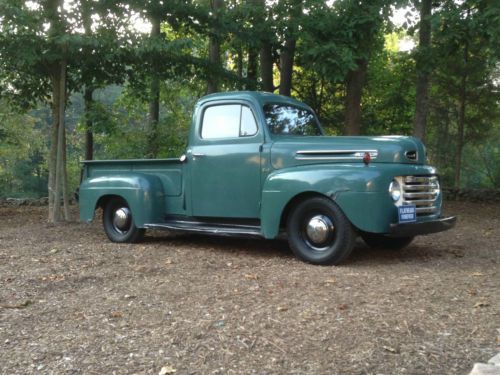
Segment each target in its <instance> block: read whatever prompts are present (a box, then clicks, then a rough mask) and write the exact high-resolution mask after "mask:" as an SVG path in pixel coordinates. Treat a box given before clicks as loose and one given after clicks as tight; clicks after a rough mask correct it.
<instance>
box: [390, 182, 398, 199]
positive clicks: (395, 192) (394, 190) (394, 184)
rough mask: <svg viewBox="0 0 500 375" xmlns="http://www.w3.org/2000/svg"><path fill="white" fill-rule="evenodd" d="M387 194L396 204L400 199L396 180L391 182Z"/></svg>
mask: <svg viewBox="0 0 500 375" xmlns="http://www.w3.org/2000/svg"><path fill="white" fill-rule="evenodd" d="M389 194H391V197H392V200H393V201H394V202H397V201H398V200H399V199H400V198H401V186H400V185H399V182H398V181H397V180H392V182H391V184H390V185H389Z"/></svg>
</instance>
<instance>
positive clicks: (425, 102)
mask: <svg viewBox="0 0 500 375" xmlns="http://www.w3.org/2000/svg"><path fill="white" fill-rule="evenodd" d="M431 12H432V0H421V1H420V27H419V45H418V51H417V55H416V66H417V95H416V107H415V125H414V129H413V135H414V136H415V137H417V138H420V139H421V140H422V141H425V130H426V127H427V114H428V112H429V75H430V71H431V69H432V67H431V64H432V63H431V61H432V57H431Z"/></svg>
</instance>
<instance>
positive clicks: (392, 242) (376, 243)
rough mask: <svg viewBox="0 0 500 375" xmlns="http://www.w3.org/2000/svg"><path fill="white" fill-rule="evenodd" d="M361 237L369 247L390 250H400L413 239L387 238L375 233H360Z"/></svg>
mask: <svg viewBox="0 0 500 375" xmlns="http://www.w3.org/2000/svg"><path fill="white" fill-rule="evenodd" d="M361 237H362V238H363V241H365V243H366V244H367V245H368V246H370V247H373V248H386V249H391V250H401V249H403V248H405V247H406V246H408V245H409V244H410V243H411V242H412V241H413V239H414V237H388V236H385V235H383V234H377V233H362V234H361Z"/></svg>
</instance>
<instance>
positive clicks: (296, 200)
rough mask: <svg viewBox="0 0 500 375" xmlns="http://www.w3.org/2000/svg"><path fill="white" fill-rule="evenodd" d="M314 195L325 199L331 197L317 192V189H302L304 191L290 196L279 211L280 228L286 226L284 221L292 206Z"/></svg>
mask: <svg viewBox="0 0 500 375" xmlns="http://www.w3.org/2000/svg"><path fill="white" fill-rule="evenodd" d="M315 197H324V198H327V199H331V198H330V197H328V196H327V195H325V194H322V193H319V192H317V191H304V192H301V193H298V194H297V195H295V196H294V197H292V198H291V199H290V200H289V201H288V203H287V204H286V205H285V207H284V208H283V211H282V212H281V218H280V229H283V228H285V227H286V222H287V220H288V217H289V216H290V213H291V211H292V209H293V208H294V207H296V206H297V205H298V204H299V203H301V202H303V201H305V200H307V199H311V198H315Z"/></svg>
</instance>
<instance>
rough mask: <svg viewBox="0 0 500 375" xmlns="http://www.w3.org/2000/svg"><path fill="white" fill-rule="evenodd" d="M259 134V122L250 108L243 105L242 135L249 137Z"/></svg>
mask: <svg viewBox="0 0 500 375" xmlns="http://www.w3.org/2000/svg"><path fill="white" fill-rule="evenodd" d="M255 134H257V123H256V122H255V117H253V113H252V111H251V110H250V108H248V107H245V106H244V105H242V106H241V130H240V136H241V137H249V136H252V135H255Z"/></svg>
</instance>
